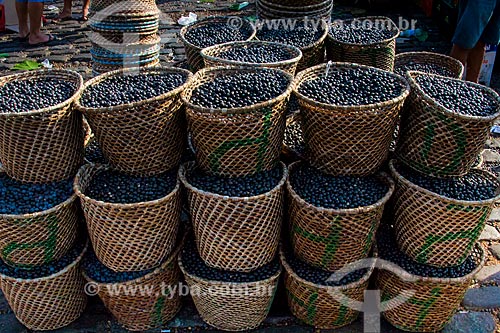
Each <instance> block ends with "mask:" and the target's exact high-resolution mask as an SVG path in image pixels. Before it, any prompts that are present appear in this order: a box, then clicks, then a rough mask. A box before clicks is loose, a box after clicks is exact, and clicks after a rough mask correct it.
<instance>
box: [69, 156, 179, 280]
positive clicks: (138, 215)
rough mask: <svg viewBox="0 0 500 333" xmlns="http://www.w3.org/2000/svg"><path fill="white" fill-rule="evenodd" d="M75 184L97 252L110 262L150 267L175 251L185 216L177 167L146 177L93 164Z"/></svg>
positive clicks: (121, 266) (123, 268)
mask: <svg viewBox="0 0 500 333" xmlns="http://www.w3.org/2000/svg"><path fill="white" fill-rule="evenodd" d="M74 187H75V192H76V194H77V195H78V196H79V197H80V201H81V204H82V207H83V212H84V214H85V220H86V222H87V227H88V231H89V235H90V240H91V241H92V245H93V248H94V250H95V253H96V255H97V257H98V258H99V260H100V261H101V262H102V263H103V264H105V265H106V266H107V267H109V268H111V269H113V270H115V271H117V272H123V271H141V270H145V269H150V268H152V267H156V266H157V265H158V264H159V263H160V262H161V261H162V260H163V258H164V257H165V256H167V255H168V254H170V253H171V252H172V251H173V249H174V246H175V237H176V235H177V232H178V230H179V225H180V216H181V215H180V214H181V196H180V183H179V181H178V179H177V169H174V170H172V171H168V172H166V173H163V174H159V175H156V176H148V177H140V176H133V175H128V174H124V173H121V172H118V171H116V169H113V168H112V167H110V166H103V165H91V164H88V165H85V166H83V167H82V168H81V169H80V171H79V173H78V174H77V176H76V178H75V186H74Z"/></svg>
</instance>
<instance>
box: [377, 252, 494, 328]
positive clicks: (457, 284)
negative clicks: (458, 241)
mask: <svg viewBox="0 0 500 333" xmlns="http://www.w3.org/2000/svg"><path fill="white" fill-rule="evenodd" d="M474 259H475V261H476V263H477V264H478V267H477V268H476V269H475V270H474V271H473V272H471V273H470V274H468V275H466V276H464V277H461V278H455V279H439V278H427V277H421V276H415V275H410V274H409V273H406V274H405V276H404V277H399V276H398V275H397V274H396V273H393V272H391V271H388V270H383V271H382V270H378V272H377V279H376V284H377V288H378V289H380V290H381V293H382V301H384V302H387V303H386V307H387V308H388V310H386V311H385V312H383V315H384V317H385V318H386V319H387V321H389V323H391V324H392V325H393V326H395V327H397V328H399V329H402V330H404V331H411V332H439V331H441V329H442V328H443V327H444V326H445V325H446V324H447V323H448V322H449V321H450V320H451V318H452V317H453V315H454V314H455V312H456V311H457V309H458V308H459V307H460V303H461V301H462V299H463V297H464V294H465V292H466V291H467V289H468V288H469V286H470V284H471V282H472V279H473V277H474V276H475V275H476V274H477V273H478V272H479V270H480V269H481V268H482V267H483V266H484V260H485V259H484V252H483V249H482V248H481V246H480V245H479V244H478V245H477V246H476V247H475V249H474ZM397 296H406V297H411V298H410V299H409V300H408V301H407V302H405V303H403V304H401V305H398V306H391V300H393V301H394V299H395V298H396V297H397Z"/></svg>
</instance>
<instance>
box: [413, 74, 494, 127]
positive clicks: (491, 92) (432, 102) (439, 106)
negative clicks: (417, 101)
mask: <svg viewBox="0 0 500 333" xmlns="http://www.w3.org/2000/svg"><path fill="white" fill-rule="evenodd" d="M422 75H423V76H430V77H438V78H442V79H447V80H452V81H459V82H462V83H464V84H466V85H470V86H473V87H476V88H478V89H481V90H483V91H484V92H486V93H488V94H489V95H491V96H492V97H493V99H495V100H496V102H497V107H496V112H495V113H493V114H491V115H489V116H471V115H465V114H460V113H458V112H454V111H452V110H450V109H448V108H446V107H445V106H444V105H442V104H441V103H439V102H437V101H435V100H434V99H432V98H431V97H430V96H429V95H427V94H426V93H425V92H424V91H423V90H422V88H420V85H419V84H418V83H417V81H416V80H415V78H416V77H417V76H422ZM406 78H407V80H408V82H409V84H410V86H411V88H412V90H416V91H417V92H418V93H419V95H418V97H419V98H421V99H422V100H423V101H424V102H425V103H427V104H429V105H432V106H433V107H435V108H437V109H438V111H439V112H442V113H444V114H446V115H449V116H452V117H454V118H458V119H467V120H476V121H482V122H490V121H493V120H495V119H496V118H498V117H499V116H500V95H498V93H497V92H496V91H495V90H493V89H491V88H489V87H486V86H483V85H481V84H479V83H474V82H469V81H463V80H460V79H454V78H450V77H446V76H441V75H436V74H429V73H424V72H420V71H407V72H406Z"/></svg>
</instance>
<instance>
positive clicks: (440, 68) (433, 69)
mask: <svg viewBox="0 0 500 333" xmlns="http://www.w3.org/2000/svg"><path fill="white" fill-rule="evenodd" d="M409 71H419V72H424V73H429V74H436V75H441V76H446V77H451V78H455V79H461V78H462V75H463V74H464V65H462V63H461V62H460V61H459V60H457V59H455V58H452V57H449V56H447V55H444V54H439V53H432V52H405V53H400V54H398V55H397V56H396V60H395V61H394V73H396V74H399V75H406V72H409Z"/></svg>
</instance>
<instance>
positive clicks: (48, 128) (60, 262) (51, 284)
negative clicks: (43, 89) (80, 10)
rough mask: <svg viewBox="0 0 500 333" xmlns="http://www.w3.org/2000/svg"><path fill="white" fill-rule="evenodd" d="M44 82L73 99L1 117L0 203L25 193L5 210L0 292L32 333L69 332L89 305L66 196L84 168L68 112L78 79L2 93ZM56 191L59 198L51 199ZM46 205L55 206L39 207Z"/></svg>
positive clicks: (79, 134)
mask: <svg viewBox="0 0 500 333" xmlns="http://www.w3.org/2000/svg"><path fill="white" fill-rule="evenodd" d="M43 80H47V81H51V82H57V83H54V84H58V85H62V84H64V85H66V84H67V86H66V88H64V89H68V90H65V93H68V96H70V97H69V98H68V99H67V100H64V101H60V103H59V104H57V105H55V106H47V107H45V108H43V109H38V110H27V109H26V110H25V109H23V110H21V111H19V110H17V109H16V110H9V109H8V108H7V110H2V111H1V112H0V127H1V128H2V139H1V140H0V161H1V165H3V169H2V170H0V177H1V178H2V188H3V191H7V192H3V194H2V195H8V194H9V191H12V192H11V195H13V193H14V192H15V191H19V189H23V191H25V192H22V193H23V194H22V195H23V199H20V200H19V201H18V202H15V203H12V204H14V205H15V207H10V209H15V210H16V211H18V212H16V213H9V212H8V210H9V208H7V207H2V214H1V215H0V230H1V233H0V234H1V236H0V253H1V254H0V256H1V259H0V266H1V273H0V287H1V289H2V292H3V293H4V295H5V298H6V299H7V302H8V303H9V305H10V307H11V308H12V310H13V312H14V314H15V315H16V317H17V318H18V319H19V321H20V322H21V323H23V324H24V325H25V326H26V327H28V328H30V329H33V330H53V329H58V328H60V327H63V326H66V325H68V324H69V323H71V322H72V321H74V320H76V319H77V318H78V317H79V316H80V315H81V313H82V312H83V310H84V309H85V306H86V304H87V296H86V295H85V293H84V289H83V287H84V280H83V277H82V275H81V272H80V261H81V259H82V257H83V255H84V253H85V252H86V249H87V245H86V244H85V242H84V240H82V237H81V235H80V233H79V227H78V226H79V224H80V215H79V207H78V202H77V197H76V195H75V194H74V193H72V192H73V191H72V190H71V189H72V185H71V183H72V177H74V175H75V174H76V172H77V170H78V168H79V167H80V165H81V164H82V163H83V140H84V135H83V131H82V130H81V128H82V117H81V115H80V114H78V112H76V110H75V109H74V106H73V101H74V100H75V98H76V97H77V96H78V94H79V92H80V90H81V88H82V86H83V79H82V77H81V76H80V75H79V74H77V73H75V72H72V71H66V70H52V71H37V72H34V73H23V74H17V75H11V76H7V77H2V78H1V79H0V86H2V87H3V86H4V85H12V84H14V85H16V84H24V83H25V82H34V81H43ZM61 89H63V88H61ZM62 91H63V90H61V94H63V92H62ZM36 105H39V104H36ZM61 148H62V149H61ZM6 184H10V185H6ZM5 186H12V187H7V188H6V187H5ZM61 188H64V194H56V193H55V192H56V191H59V190H60V189H61ZM35 189H36V190H35ZM50 189H52V190H53V191H54V193H51V191H52V190H50ZM57 189H59V190H57ZM35 191H36V192H35ZM34 193H36V197H35V194H34ZM59 193H61V192H59ZM59 195H60V196H61V197H59ZM31 196H33V197H31ZM54 196H56V198H55V199H56V200H59V201H57V202H55V201H54V200H53V199H54ZM63 197H64V198H63ZM11 198H12V197H11ZM13 200H14V199H13ZM21 202H24V204H23V203H21ZM48 202H52V204H54V205H52V204H49V205H52V206H51V207H47V206H44V204H45V203H48ZM4 203H5V202H4ZM27 203H28V205H29V206H30V208H29V209H30V210H31V211H30V212H24V211H23V212H20V211H19V210H21V209H28V208H27V206H26V205H27ZM20 206H23V207H24V208H21V207H20ZM41 206H43V207H47V208H46V209H45V210H40V208H39V207H41ZM35 209H36V210H35ZM48 309H50V310H48Z"/></svg>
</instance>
